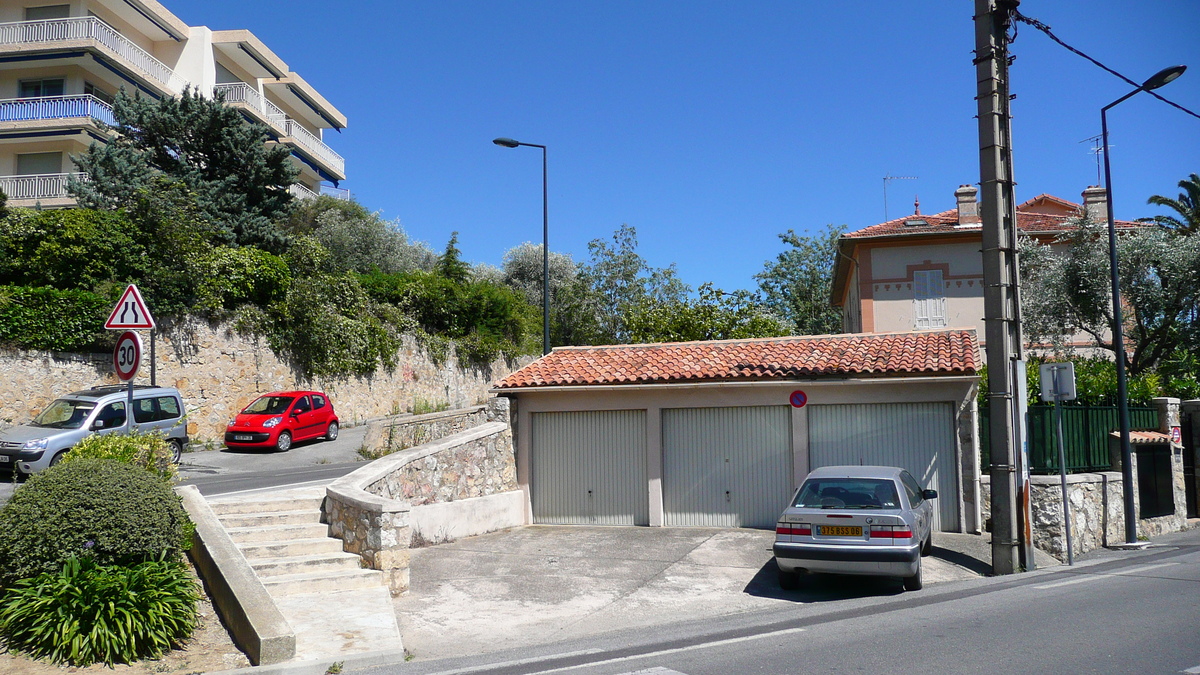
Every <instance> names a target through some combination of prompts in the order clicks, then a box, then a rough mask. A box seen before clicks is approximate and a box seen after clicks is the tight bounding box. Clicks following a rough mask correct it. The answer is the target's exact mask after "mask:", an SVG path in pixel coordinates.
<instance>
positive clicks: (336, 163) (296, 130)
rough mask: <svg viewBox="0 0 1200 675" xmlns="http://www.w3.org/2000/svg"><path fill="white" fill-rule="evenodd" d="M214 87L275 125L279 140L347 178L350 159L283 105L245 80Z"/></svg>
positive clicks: (266, 122) (334, 174)
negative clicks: (277, 103) (290, 114)
mask: <svg viewBox="0 0 1200 675" xmlns="http://www.w3.org/2000/svg"><path fill="white" fill-rule="evenodd" d="M213 89H214V91H216V92H219V93H222V94H224V95H225V102H226V103H230V104H234V105H237V106H238V107H241V108H245V109H249V110H250V111H251V112H252V114H253V116H254V117H256V118H257V119H258V120H259V121H261V122H263V123H265V124H267V125H268V126H270V127H272V128H273V129H274V130H275V132H276V133H278V134H280V139H279V142H281V143H291V144H292V145H295V146H298V147H299V148H300V149H302V150H303V151H305V154H307V155H308V156H309V157H310V158H311V159H313V160H315V161H317V162H319V163H320V164H321V165H322V167H323V168H324V169H325V170H326V171H327V172H329V173H330V174H332V175H333V177H334V178H336V179H339V180H340V179H342V178H345V176H346V160H345V159H343V158H342V156H341V155H339V154H338V153H336V152H334V150H333V148H331V147H329V146H328V145H325V142H324V141H322V140H321V139H320V138H319V137H318V136H317V135H316V134H314V133H312V132H311V131H309V130H308V129H305V128H304V126H303V125H302V124H300V123H299V122H297V121H296V120H294V119H292V118H290V117H288V116H287V115H286V114H285V113H284V112H283V110H282V109H280V108H279V106H277V105H275V104H274V103H271V102H270V101H268V100H267V99H266V97H264V96H263V95H262V94H260V93H259V92H258V90H257V89H255V88H254V87H251V86H250V85H248V84H246V83H244V82H232V83H227V84H218V85H217V86H215V87H213Z"/></svg>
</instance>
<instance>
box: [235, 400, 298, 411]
mask: <svg viewBox="0 0 1200 675" xmlns="http://www.w3.org/2000/svg"><path fill="white" fill-rule="evenodd" d="M293 400H295V399H293V398H292V397H291V396H259V397H258V399H257V400H255V401H254V403H251V404H250V405H248V406H246V409H245V410H243V411H242V412H243V413H245V414H247V415H282V414H283V413H285V412H287V409H288V406H290V405H291V404H292V401H293Z"/></svg>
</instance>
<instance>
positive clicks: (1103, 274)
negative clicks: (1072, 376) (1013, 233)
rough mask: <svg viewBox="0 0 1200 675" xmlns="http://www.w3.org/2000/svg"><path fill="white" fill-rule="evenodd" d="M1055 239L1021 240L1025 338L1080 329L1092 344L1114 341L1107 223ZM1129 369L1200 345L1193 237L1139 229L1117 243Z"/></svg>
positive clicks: (1199, 282)
mask: <svg viewBox="0 0 1200 675" xmlns="http://www.w3.org/2000/svg"><path fill="white" fill-rule="evenodd" d="M1071 224H1072V225H1074V226H1075V227H1076V228H1077V229H1075V230H1074V231H1073V232H1071V233H1070V234H1068V235H1065V236H1064V237H1063V238H1062V239H1061V240H1060V241H1061V242H1062V243H1065V244H1067V246H1066V247H1065V249H1064V250H1062V251H1061V252H1056V251H1052V250H1051V249H1050V246H1049V245H1043V244H1039V243H1037V242H1035V241H1032V240H1027V239H1026V240H1023V241H1022V244H1021V284H1022V297H1021V309H1022V313H1023V325H1024V328H1025V331H1026V335H1027V337H1028V338H1029V339H1030V340H1032V341H1040V342H1046V343H1049V344H1055V345H1060V346H1061V345H1063V344H1064V342H1065V340H1066V338H1069V337H1071V336H1073V335H1075V334H1076V333H1084V334H1086V335H1088V336H1090V338H1091V339H1092V341H1093V342H1094V343H1095V345H1096V346H1098V347H1101V348H1103V349H1107V350H1109V351H1112V352H1114V354H1115V353H1116V352H1117V351H1118V350H1117V346H1116V345H1115V344H1113V341H1112V335H1111V334H1110V328H1111V326H1112V300H1111V295H1110V293H1109V262H1108V252H1107V242H1108V235H1107V229H1106V227H1105V226H1103V225H1102V224H1100V223H1095V222H1092V221H1090V220H1088V219H1087V218H1078V219H1075V220H1074V221H1072V223H1071ZM1117 257H1118V271H1119V273H1120V282H1121V287H1120V290H1121V300H1122V304H1123V305H1124V306H1125V307H1126V308H1127V309H1125V310H1122V314H1123V318H1124V320H1125V325H1127V326H1128V328H1127V330H1126V337H1127V338H1128V340H1127V344H1126V347H1127V353H1126V359H1127V360H1126V363H1127V364H1128V368H1129V373H1130V374H1131V375H1137V374H1139V373H1143V372H1148V371H1151V370H1154V369H1155V368H1157V367H1158V365H1159V364H1160V363H1161V362H1163V360H1164V359H1167V358H1169V357H1172V356H1173V355H1175V354H1177V353H1179V352H1181V351H1187V350H1195V349H1196V348H1198V347H1200V236H1197V235H1192V236H1184V235H1178V234H1175V233H1173V232H1170V231H1167V230H1163V229H1158V228H1145V229H1140V230H1138V231H1135V232H1129V233H1124V234H1122V235H1121V237H1120V239H1119V240H1118V246H1117Z"/></svg>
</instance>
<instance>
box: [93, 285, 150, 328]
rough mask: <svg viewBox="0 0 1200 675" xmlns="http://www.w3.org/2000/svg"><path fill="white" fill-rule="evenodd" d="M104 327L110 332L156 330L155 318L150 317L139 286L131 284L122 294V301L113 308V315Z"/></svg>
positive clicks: (109, 316)
mask: <svg viewBox="0 0 1200 675" xmlns="http://www.w3.org/2000/svg"><path fill="white" fill-rule="evenodd" d="M104 327H105V328H107V329H109V330H130V329H133V328H143V329H148V328H154V317H152V316H150V310H148V309H146V301H145V300H142V294H141V293H139V292H138V289H137V286H134V285H133V284H129V287H128V288H126V289H125V292H124V293H123V294H121V299H120V300H118V301H117V306H116V307H114V308H113V311H112V314H109V315H108V321H105V322H104Z"/></svg>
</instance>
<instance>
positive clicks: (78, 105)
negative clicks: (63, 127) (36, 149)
mask: <svg viewBox="0 0 1200 675" xmlns="http://www.w3.org/2000/svg"><path fill="white" fill-rule="evenodd" d="M76 117H90V118H92V119H97V120H100V121H101V122H104V123H105V124H109V125H115V124H116V120H114V119H113V110H112V106H110V105H109V104H107V103H105V102H104V101H101V100H100V99H98V98H96V97H95V96H91V95H88V94H80V95H77V96H42V97H38V98H17V99H8V100H4V101H0V122H29V121H33V120H57V119H68V118H76Z"/></svg>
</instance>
